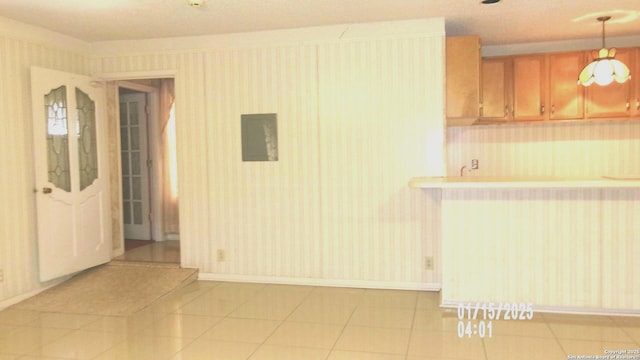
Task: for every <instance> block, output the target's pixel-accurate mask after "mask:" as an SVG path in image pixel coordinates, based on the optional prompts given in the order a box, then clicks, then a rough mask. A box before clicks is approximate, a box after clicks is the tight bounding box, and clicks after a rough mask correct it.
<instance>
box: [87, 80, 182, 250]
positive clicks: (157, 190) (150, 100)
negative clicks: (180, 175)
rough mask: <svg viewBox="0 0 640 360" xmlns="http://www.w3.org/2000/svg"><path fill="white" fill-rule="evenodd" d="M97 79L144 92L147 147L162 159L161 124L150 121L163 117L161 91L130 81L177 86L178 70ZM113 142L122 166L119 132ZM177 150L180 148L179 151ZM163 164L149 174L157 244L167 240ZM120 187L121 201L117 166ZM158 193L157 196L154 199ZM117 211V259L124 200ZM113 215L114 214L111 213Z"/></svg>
mask: <svg viewBox="0 0 640 360" xmlns="http://www.w3.org/2000/svg"><path fill="white" fill-rule="evenodd" d="M93 77H94V78H97V79H100V80H101V81H104V82H110V81H113V82H115V86H116V90H118V89H119V88H120V87H125V88H128V89H131V90H136V91H141V92H145V93H147V106H148V107H149V108H150V109H151V111H150V113H149V116H148V118H149V121H148V124H147V134H148V136H147V138H148V141H149V143H148V146H149V155H150V156H151V157H152V158H153V159H158V158H160V156H159V155H160V128H159V126H158V121H153V120H151V119H154V120H157V119H158V117H159V116H160V114H159V102H160V92H159V89H156V88H154V87H151V86H146V85H143V84H137V83H134V82H131V81H130V80H148V79H173V81H174V82H175V83H177V82H178V76H177V71H175V70H162V71H136V72H117V73H97V74H94V75H93ZM119 93H120V92H119V90H118V91H117V95H118V96H119ZM115 114H116V116H118V121H119V114H120V102H119V101H116V109H115ZM110 141H115V142H116V144H117V148H118V151H117V153H116V154H115V156H116V157H117V160H118V164H122V159H121V154H120V149H121V142H120V132H119V131H118V132H116V134H115V138H113V139H110ZM176 151H178V149H177V148H176ZM161 166H162V164H161V163H160V162H158V161H156V162H155V163H154V166H152V168H151V171H150V172H149V175H150V178H152V179H155V180H151V181H150V184H149V186H150V191H151V194H152V198H151V204H150V205H151V207H150V209H151V212H152V214H153V221H152V227H151V236H152V238H153V239H155V240H156V241H164V240H167V239H165V236H164V220H163V212H162V200H161V196H157V194H161V192H162V176H160V174H162V167H161ZM117 175H118V187H117V189H113V188H112V190H111V191H117V192H118V194H117V196H118V198H119V199H122V166H121V165H120V166H118V174H117ZM153 194H156V196H153ZM113 211H117V212H118V218H119V219H120V224H121V225H122V226H121V227H120V232H119V233H118V235H117V238H115V237H116V235H114V239H113V244H114V249H113V255H112V257H114V258H115V257H117V256H120V255H122V254H124V250H125V248H124V226H123V224H122V211H123V209H122V201H120V202H119V205H118V206H117V208H116V207H115V206H113V207H112V212H113ZM112 215H113V214H112Z"/></svg>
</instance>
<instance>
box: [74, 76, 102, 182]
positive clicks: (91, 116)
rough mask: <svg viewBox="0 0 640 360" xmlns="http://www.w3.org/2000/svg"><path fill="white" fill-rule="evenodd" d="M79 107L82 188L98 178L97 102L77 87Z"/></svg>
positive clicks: (79, 153) (79, 157)
mask: <svg viewBox="0 0 640 360" xmlns="http://www.w3.org/2000/svg"><path fill="white" fill-rule="evenodd" d="M76 104H77V108H78V155H79V156H78V159H79V162H80V190H84V189H85V188H86V187H88V186H89V185H91V184H93V181H94V180H95V179H97V178H98V149H97V146H96V104H95V102H94V101H93V100H91V98H90V97H89V95H87V94H86V93H84V92H83V91H82V90H80V89H78V88H76Z"/></svg>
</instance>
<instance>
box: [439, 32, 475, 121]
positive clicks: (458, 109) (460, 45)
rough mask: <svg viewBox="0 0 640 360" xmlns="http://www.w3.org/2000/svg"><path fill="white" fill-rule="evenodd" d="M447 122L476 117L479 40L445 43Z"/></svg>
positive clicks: (465, 38)
mask: <svg viewBox="0 0 640 360" xmlns="http://www.w3.org/2000/svg"><path fill="white" fill-rule="evenodd" d="M446 54H447V58H446V64H447V70H446V71H447V72H446V76H447V77H446V84H447V85H446V88H447V119H448V123H449V122H455V121H456V120H455V119H478V117H480V77H481V75H480V37H478V36H453V37H447V42H446Z"/></svg>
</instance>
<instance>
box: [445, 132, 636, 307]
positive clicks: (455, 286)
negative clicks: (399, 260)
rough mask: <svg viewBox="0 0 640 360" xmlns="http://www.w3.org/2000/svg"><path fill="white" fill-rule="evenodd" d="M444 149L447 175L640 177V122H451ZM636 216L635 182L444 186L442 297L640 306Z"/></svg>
mask: <svg viewBox="0 0 640 360" xmlns="http://www.w3.org/2000/svg"><path fill="white" fill-rule="evenodd" d="M447 155H448V156H447V166H448V174H449V175H450V176H456V175H459V170H460V168H461V166H463V165H467V167H469V165H470V163H471V159H478V160H479V164H480V169H479V170H475V171H472V172H470V173H466V175H471V176H473V175H479V176H482V175H547V176H548V175H553V176H559V177H562V176H601V175H616V176H636V177H637V176H640V122H631V121H629V122H578V121H577V122H573V123H558V124H535V125H490V126H477V127H466V128H449V129H448V130H447ZM639 213H640V191H639V190H635V189H627V190H624V189H611V190H566V189H565V190H535V189H534V190H526V189H520V190H508V191H493V190H492V191H488V190H477V191H464V190H447V191H443V195H442V219H443V224H442V227H443V235H442V243H443V257H444V258H446V259H454V260H453V261H447V263H446V265H445V268H444V269H443V283H444V284H445V285H446V284H451V285H452V286H445V287H444V288H443V301H445V302H454V303H455V302H457V301H474V300H478V299H483V300H484V299H491V300H493V301H495V302H500V301H502V302H504V301H515V302H532V303H534V305H536V306H538V307H551V308H569V309H576V308H585V309H591V310H594V311H626V312H638V311H639V309H640V287H638V286H637V284H638V281H639V279H638V276H639V274H640V262H638V261H634V260H633V259H637V258H638V256H639V255H640V226H639V225H638V224H639V222H638V221H637V218H638V214H639ZM463 274H464V275H465V276H462V275H463ZM467 275H468V276H467Z"/></svg>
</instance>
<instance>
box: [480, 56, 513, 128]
mask: <svg viewBox="0 0 640 360" xmlns="http://www.w3.org/2000/svg"><path fill="white" fill-rule="evenodd" d="M511 63H512V62H511V58H510V57H492V58H483V59H482V81H481V84H482V86H481V90H480V92H481V94H482V107H481V119H480V120H481V121H489V122H493V121H508V120H511V110H512V108H511V103H512V101H511V95H512V90H511V89H512V87H511Z"/></svg>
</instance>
